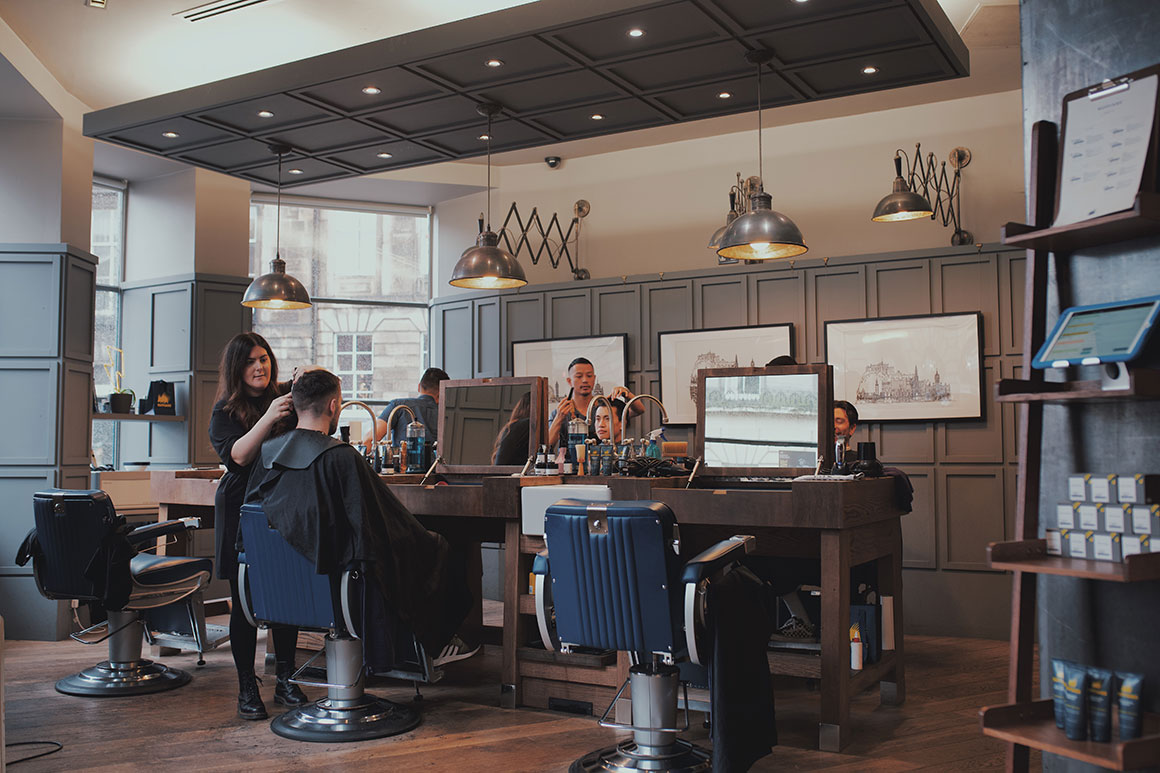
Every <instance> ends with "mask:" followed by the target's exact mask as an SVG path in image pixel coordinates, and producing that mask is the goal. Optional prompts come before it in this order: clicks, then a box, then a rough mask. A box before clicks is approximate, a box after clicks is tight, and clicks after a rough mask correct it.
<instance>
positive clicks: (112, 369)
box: [101, 345, 137, 413]
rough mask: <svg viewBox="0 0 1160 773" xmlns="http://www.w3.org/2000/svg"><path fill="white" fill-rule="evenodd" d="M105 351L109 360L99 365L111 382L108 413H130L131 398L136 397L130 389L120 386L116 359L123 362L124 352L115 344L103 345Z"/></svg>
mask: <svg viewBox="0 0 1160 773" xmlns="http://www.w3.org/2000/svg"><path fill="white" fill-rule="evenodd" d="M105 351H106V352H107V353H108V355H109V361H108V362H106V363H103V364H102V366H101V367H103V368H104V369H105V375H106V376H108V377H109V381H111V382H112V384H113V391H112V392H110V393H109V413H131V412H132V410H133V400H134V399H135V398H136V397H137V395H135V394H134V393H133V390H132V389H124V388H122V386H121V376H122V373H121V369H120V368H118V367H117V361H118V359H119V360H120V362H121V363H122V364H124V361H125V360H124V352H122V351H121V350H120V349H118V348H117V347H115V346H108V345H106V346H105Z"/></svg>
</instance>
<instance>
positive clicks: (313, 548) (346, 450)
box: [246, 369, 472, 652]
mask: <svg viewBox="0 0 1160 773" xmlns="http://www.w3.org/2000/svg"><path fill="white" fill-rule="evenodd" d="M291 394H292V395H293V402H294V410H295V412H296V413H297V417H298V423H297V426H296V428H295V429H293V430H291V431H290V432H288V433H286V434H284V435H281V436H279V437H277V438H274V439H272V440H269V441H267V442H266V443H264V444H263V445H262V450H261V456H260V458H259V460H258V462H259V463H258V464H257V465H255V469H254V471H253V474H252V475H251V476H250V485H249V489H248V491H247V495H246V501H247V502H260V503H262V504H263V507H264V509H265V511H266V517H267V519H268V520H269V522H270V525H271V526H272V527H273V528H274V529H276V530H277V531H278V533H279V534H281V535H282V537H283V539H285V540H286V541H287V542H288V543H290V545H291V546H292V547H293V548H294V549H295V550H297V551H298V552H299V553H301V554H302V555H303V556H305V557H306V558H308V559H309V560H310V561H311V562H312V563H313V564H314V569H315V572H317V573H318V574H332V573H334V572H337V571H341V570H343V569H344V568H345V567H346V566H347V565H349V564H350V563H351V562H367V564H368V565H369V566H370V574H371V576H372V577H373V579H374V581H375V582H376V584H377V585H378V589H379V591H380V592H381V593H382V596H383V599H384V600H385V601H386V603H387V605H388V606H389V607H390V609H392V610H393V611H394V612H395V614H397V616H398V617H399V619H400V620H401V621H402V622H403V623H404V624H405V625H406V626H408V627H409V628H410V629H411V630H412V631H413V632H414V634H415V636H416V637H417V638H418V639H419V641H420V642H422V644H423V645H424V646H425V647H426V648H427V651H428V652H440V651H441V649H443V648H444V645H445V644H447V643H448V642H449V641H451V639H452V636H453V634H455V632H456V630H457V629H458V628H459V626H460V625H461V624H462V622H463V621H464V619H465V618H466V617H467V613H468V610H469V609H470V607H471V604H472V598H471V592H470V591H469V590H468V587H467V583H466V578H465V576H464V569H465V567H464V562H463V560H462V558H461V557H459V558H457V557H456V555H455V552H454V551H453V550H452V549H451V548H450V547H449V545H448V543H447V540H446V539H444V538H443V537H442V536H440V535H438V534H435V533H434V532H430V531H428V530H426V529H425V528H423V526H422V525H421V524H420V523H419V522H418V521H417V520H416V519H415V517H414V516H413V515H412V514H411V513H410V512H409V511H408V510H407V509H406V508H405V507H404V506H403V504H402V503H401V502H400V501H399V500H398V499H397V498H396V497H395V495H394V494H392V493H391V492H390V490H389V489H388V488H387V486H386V485H385V484H384V483H383V482H382V480H381V479H380V478H379V476H378V475H376V474H375V472H374V470H373V469H372V468H371V466H370V465H368V464H367V463H366V460H365V459H363V457H362V456H361V455H360V454H359V452H358V451H356V450H355V448H354V447H353V446H351V445H349V444H347V443H343V442H341V441H339V440H338V439H336V438H333V437H330V436H329V435H330V434H331V433H333V432H334V430H335V429H337V427H338V414H339V406H340V405H341V404H342V398H341V393H340V381H339V379H338V377H337V376H335V375H334V374H333V373H330V372H329V371H326V370H321V369H320V370H311V371H308V372H306V373H304V374H302V375H301V376H299V378H298V380H297V381H296V382H295V383H294V386H293V389H292V390H291Z"/></svg>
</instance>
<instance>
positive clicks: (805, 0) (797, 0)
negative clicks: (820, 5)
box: [793, 0, 810, 3]
mask: <svg viewBox="0 0 1160 773" xmlns="http://www.w3.org/2000/svg"><path fill="white" fill-rule="evenodd" d="M793 1H794V2H795V3H808V2H809V1H810V0H793Z"/></svg>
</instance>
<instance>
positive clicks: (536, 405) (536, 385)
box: [435, 376, 548, 475]
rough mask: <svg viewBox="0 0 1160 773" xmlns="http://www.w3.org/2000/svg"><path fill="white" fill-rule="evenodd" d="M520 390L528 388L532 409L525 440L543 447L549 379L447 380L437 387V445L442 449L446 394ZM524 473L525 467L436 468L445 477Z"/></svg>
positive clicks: (445, 463)
mask: <svg viewBox="0 0 1160 773" xmlns="http://www.w3.org/2000/svg"><path fill="white" fill-rule="evenodd" d="M485 385H486V386H522V385H527V386H529V387H530V388H531V395H532V406H531V411H532V412H531V416H530V419H531V421H530V423H529V425H528V436H529V439H530V442H531V445H532V446H533V447H535V448H539V447H540V445H542V444H543V443H544V439H543V438H544V431H545V429H546V422H545V419H546V416H545V415H544V414H545V409H546V407H547V396H548V379H546V378H544V377H543V376H515V377H512V376H503V377H498V378H464V379H447V380H446V381H442V382H440V383H439V442H440V446H442V443H443V438H445V437H446V435H445V434H444V433H445V432H446V428H447V410H446V406H447V390H448V389H454V388H456V387H468V386H485ZM437 450H438V452H439V454H440V455H442V454H443V449H442V448H439V449H437ZM523 469H524V465H522V464H520V465H508V464H448V463H447V462H440V464H439V466H438V467H436V468H435V471H436V472H446V473H468V474H473V475H479V474H484V475H487V474H491V475H510V474H511V473H513V472H520V471H521V470H523Z"/></svg>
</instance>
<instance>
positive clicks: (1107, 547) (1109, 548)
mask: <svg viewBox="0 0 1160 773" xmlns="http://www.w3.org/2000/svg"><path fill="white" fill-rule="evenodd" d="M1121 551H1122V546H1121V544H1120V535H1119V534H1093V535H1092V541H1091V554H1092V558H1094V559H1095V560H1097V561H1112V562H1114V563H1120V562H1121V561H1123V560H1124V557H1123V553H1122V552H1121Z"/></svg>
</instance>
